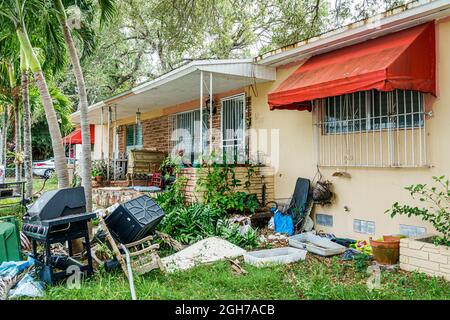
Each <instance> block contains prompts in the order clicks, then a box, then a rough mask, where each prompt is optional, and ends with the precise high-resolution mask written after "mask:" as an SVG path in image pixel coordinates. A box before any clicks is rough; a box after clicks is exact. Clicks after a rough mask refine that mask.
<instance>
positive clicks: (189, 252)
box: [161, 237, 246, 272]
mask: <svg viewBox="0 0 450 320" xmlns="http://www.w3.org/2000/svg"><path fill="white" fill-rule="evenodd" d="M245 252H246V251H245V250H244V249H242V248H239V247H238V246H235V245H234V244H232V243H230V242H228V241H226V240H224V239H221V238H218V237H210V238H206V239H203V240H200V241H199V242H197V243H194V244H193V245H191V246H189V247H187V248H186V249H184V250H181V251H179V252H177V253H175V254H173V255H170V256H168V257H165V258H162V259H161V260H162V263H163V265H164V266H165V267H166V270H167V271H168V272H174V271H177V270H186V269H189V268H192V267H194V266H196V265H198V264H203V263H211V262H215V261H219V260H223V259H227V258H237V257H239V256H242V255H243V254H244V253H245Z"/></svg>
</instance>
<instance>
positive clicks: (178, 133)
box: [169, 109, 209, 163]
mask: <svg viewBox="0 0 450 320" xmlns="http://www.w3.org/2000/svg"><path fill="white" fill-rule="evenodd" d="M202 113H203V134H205V132H207V130H208V127H209V125H208V124H209V121H208V119H209V115H208V112H207V110H206V109H203V112H202ZM169 124H170V125H169V137H170V141H169V142H170V146H171V149H174V148H176V149H177V150H174V151H175V152H178V151H179V150H183V152H184V155H185V157H186V158H187V159H189V161H190V162H191V163H193V162H194V160H195V156H196V155H198V154H199V152H200V141H201V139H200V110H193V111H187V112H181V113H177V114H174V115H172V116H171V117H170V118H169ZM207 143H208V141H207V140H206V139H203V150H206V149H207V146H208V144H207Z"/></svg>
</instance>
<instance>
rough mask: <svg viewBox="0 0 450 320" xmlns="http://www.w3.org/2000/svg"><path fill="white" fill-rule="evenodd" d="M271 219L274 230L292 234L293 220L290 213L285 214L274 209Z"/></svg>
mask: <svg viewBox="0 0 450 320" xmlns="http://www.w3.org/2000/svg"><path fill="white" fill-rule="evenodd" d="M273 221H274V224H275V232H280V233H287V234H288V235H290V236H291V235H293V234H294V221H293V220H292V216H291V215H289V214H286V215H285V214H283V213H282V212H281V211H280V210H278V209H275V212H274V215H273Z"/></svg>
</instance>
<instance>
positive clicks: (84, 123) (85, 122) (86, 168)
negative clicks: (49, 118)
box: [55, 0, 92, 212]
mask: <svg viewBox="0 0 450 320" xmlns="http://www.w3.org/2000/svg"><path fill="white" fill-rule="evenodd" d="M55 6H56V8H57V10H58V12H59V21H60V24H61V28H62V30H63V35H64V41H65V43H66V46H67V48H68V50H69V56H70V62H71V63H72V67H73V73H74V75H75V79H76V81H77V86H78V93H79V96H80V104H79V111H80V125H81V159H80V168H81V181H82V185H83V187H84V194H85V197H86V210H87V211H88V212H90V211H92V173H91V171H92V168H91V133H90V127H89V119H88V101H87V94H86V85H85V82H84V76H83V71H82V69H81V65H80V60H79V59H78V54H77V50H76V48H75V45H74V43H73V38H72V34H71V32H70V29H69V26H68V25H67V17H66V13H65V9H64V5H63V4H62V1H61V0H55Z"/></svg>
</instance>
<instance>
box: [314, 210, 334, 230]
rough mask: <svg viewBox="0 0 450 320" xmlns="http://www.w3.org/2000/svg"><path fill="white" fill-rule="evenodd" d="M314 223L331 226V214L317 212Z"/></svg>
mask: <svg viewBox="0 0 450 320" xmlns="http://www.w3.org/2000/svg"><path fill="white" fill-rule="evenodd" d="M316 223H317V224H319V225H321V226H324V227H332V226H333V216H331V215H329V214H323V213H317V214H316Z"/></svg>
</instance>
